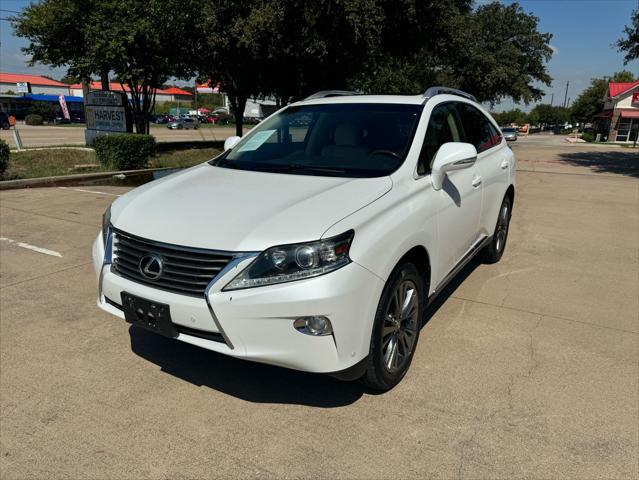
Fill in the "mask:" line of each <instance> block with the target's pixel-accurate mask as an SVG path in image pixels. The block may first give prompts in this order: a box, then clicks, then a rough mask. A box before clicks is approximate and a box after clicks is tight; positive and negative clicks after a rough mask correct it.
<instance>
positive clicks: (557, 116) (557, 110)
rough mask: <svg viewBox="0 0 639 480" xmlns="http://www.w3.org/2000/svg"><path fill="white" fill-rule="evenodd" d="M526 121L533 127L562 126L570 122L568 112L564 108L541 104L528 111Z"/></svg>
mask: <svg viewBox="0 0 639 480" xmlns="http://www.w3.org/2000/svg"><path fill="white" fill-rule="evenodd" d="M528 119H529V121H530V123H532V124H533V125H540V124H542V125H543V124H545V125H557V124H562V123H565V122H567V121H568V120H570V110H569V109H568V108H565V107H558V106H554V105H548V104H541V105H537V106H535V108H533V109H532V110H531V111H530V113H529V114H528Z"/></svg>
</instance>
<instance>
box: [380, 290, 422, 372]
mask: <svg viewBox="0 0 639 480" xmlns="http://www.w3.org/2000/svg"><path fill="white" fill-rule="evenodd" d="M417 295H418V289H417V286H416V285H415V283H414V282H413V281H412V280H403V281H401V282H399V283H398V285H397V286H396V287H395V290H394V291H393V294H392V295H391V297H390V300H389V302H388V305H387V306H386V311H385V313H384V326H383V327H382V357H383V361H384V367H385V368H386V370H387V371H388V372H390V373H395V372H397V371H398V370H400V369H401V368H402V367H403V366H404V363H405V362H406V361H407V360H408V359H409V357H410V354H411V352H412V350H413V347H414V346H415V339H416V338H417V329H418V328H419V308H418V305H419V302H418V298H417Z"/></svg>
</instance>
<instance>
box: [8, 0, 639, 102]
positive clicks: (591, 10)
mask: <svg viewBox="0 0 639 480" xmlns="http://www.w3.org/2000/svg"><path fill="white" fill-rule="evenodd" d="M502 2H503V3H515V2H514V1H512V0H502ZM29 3H30V0H0V9H1V10H0V17H2V18H6V17H7V16H10V15H13V13H11V12H10V11H19V10H20V9H21V8H22V7H24V6H25V5H28V4H29ZM477 3H487V0H480V1H479V2H477ZM518 3H520V4H521V5H522V7H523V9H524V10H525V11H526V12H528V13H533V14H534V15H536V16H537V17H538V18H539V29H540V31H542V32H550V33H552V34H553V39H552V41H551V45H552V46H553V49H554V50H555V54H554V55H553V58H552V60H550V62H549V64H548V69H549V72H550V75H551V76H552V77H553V84H552V86H551V87H548V88H546V87H544V89H545V90H546V92H547V97H546V98H545V99H544V100H543V101H544V102H550V99H551V95H552V94H553V93H554V104H555V105H558V104H562V103H563V100H564V92H565V88H566V81H570V87H569V89H568V97H569V98H570V99H572V100H574V99H575V97H576V96H577V95H578V94H579V92H581V91H582V90H583V89H584V88H586V87H587V86H588V85H589V83H590V79H591V78H593V77H602V76H604V75H611V74H612V73H614V72H616V71H619V70H622V69H624V68H625V69H626V70H630V71H631V72H633V73H634V74H635V75H636V76H637V77H639V62H638V61H635V62H632V63H631V64H628V65H626V66H625V67H624V65H623V55H621V54H620V53H617V51H616V50H615V49H614V48H613V47H612V46H611V44H612V43H613V42H614V41H615V40H616V39H617V38H619V37H620V36H621V33H622V30H623V27H624V26H625V25H629V24H630V15H631V12H632V10H633V8H636V7H637V6H639V0H519V2H518ZM7 10H9V11H7ZM24 45H25V42H24V41H23V40H21V39H18V38H15V37H14V36H13V34H12V31H11V27H10V25H9V23H8V22H6V21H0V70H2V71H6V72H16V73H19V72H23V73H27V72H30V73H35V74H46V75H49V76H52V77H54V78H60V77H61V76H62V75H64V73H65V72H64V69H55V70H51V69H49V68H48V67H45V66H43V65H38V66H36V67H33V68H28V67H27V66H26V63H25V58H24V55H23V54H22V53H21V51H20V47H22V46H24ZM512 106H513V102H512V101H510V100H506V101H505V102H503V103H502V104H501V105H500V106H498V107H497V108H498V109H500V110H501V109H509V108H512ZM522 108H525V107H523V106H522ZM528 108H530V107H528Z"/></svg>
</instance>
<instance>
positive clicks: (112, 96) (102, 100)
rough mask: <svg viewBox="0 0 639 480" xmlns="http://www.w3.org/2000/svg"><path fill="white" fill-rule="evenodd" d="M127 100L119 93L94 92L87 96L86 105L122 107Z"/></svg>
mask: <svg viewBox="0 0 639 480" xmlns="http://www.w3.org/2000/svg"><path fill="white" fill-rule="evenodd" d="M126 103H127V98H126V95H125V94H124V93H121V92H109V91H104V90H94V91H93V92H89V95H87V105H99V106H104V107H124V106H126Z"/></svg>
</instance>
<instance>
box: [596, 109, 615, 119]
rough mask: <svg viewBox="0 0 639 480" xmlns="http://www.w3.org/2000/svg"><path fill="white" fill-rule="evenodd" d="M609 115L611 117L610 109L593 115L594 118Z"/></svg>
mask: <svg viewBox="0 0 639 480" xmlns="http://www.w3.org/2000/svg"><path fill="white" fill-rule="evenodd" d="M610 117H612V110H608V111H606V112H601V113H598V114H597V115H595V118H610Z"/></svg>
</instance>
